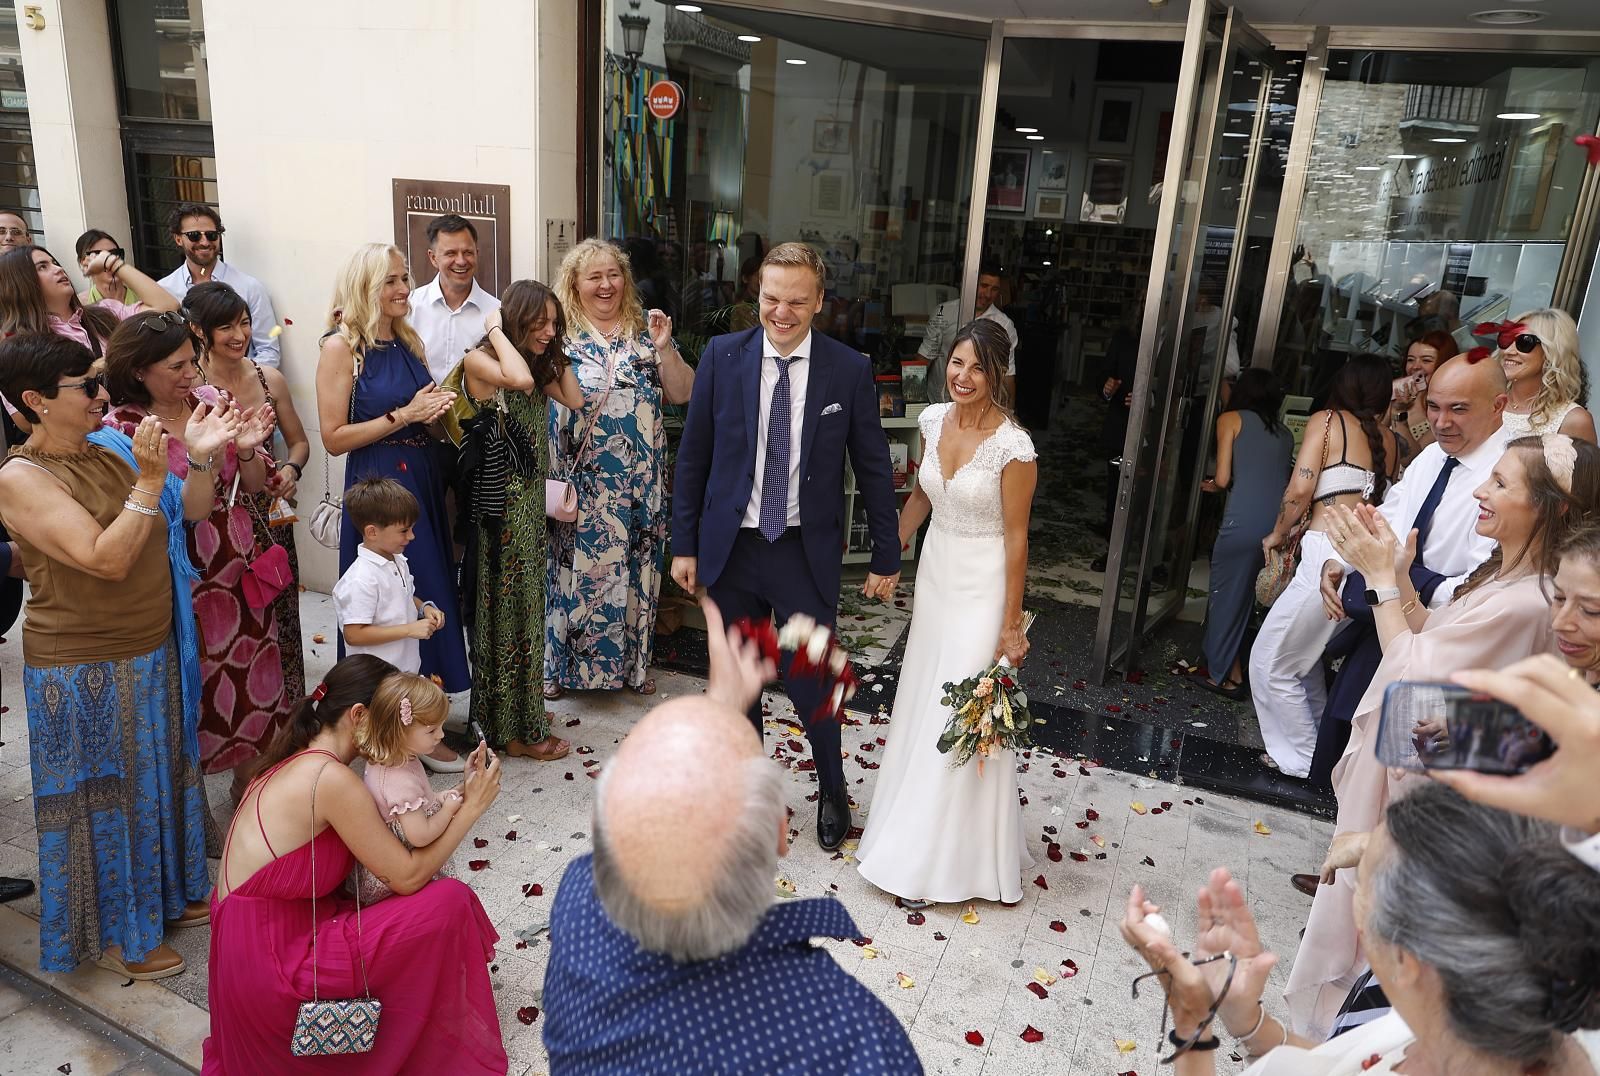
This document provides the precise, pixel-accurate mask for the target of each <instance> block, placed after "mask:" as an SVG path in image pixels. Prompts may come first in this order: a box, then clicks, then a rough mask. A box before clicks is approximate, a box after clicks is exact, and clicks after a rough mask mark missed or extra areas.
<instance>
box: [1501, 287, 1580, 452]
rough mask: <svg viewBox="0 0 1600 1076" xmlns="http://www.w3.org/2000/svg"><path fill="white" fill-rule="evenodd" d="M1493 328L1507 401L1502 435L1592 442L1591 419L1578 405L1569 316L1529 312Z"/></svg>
mask: <svg viewBox="0 0 1600 1076" xmlns="http://www.w3.org/2000/svg"><path fill="white" fill-rule="evenodd" d="M1480 328H1485V327H1484V326H1480ZM1495 328H1496V329H1497V331H1498V336H1499V341H1498V342H1499V344H1500V352H1499V355H1498V356H1497V358H1498V359H1499V360H1500V366H1501V368H1502V369H1503V370H1505V372H1506V386H1507V395H1508V396H1509V397H1510V398H1509V400H1508V401H1507V402H1506V410H1505V416H1504V418H1503V425H1504V427H1505V431H1506V433H1507V435H1508V436H1510V437H1523V436H1527V435H1530V434H1531V435H1533V436H1542V435H1544V434H1547V433H1564V434H1566V435H1567V436H1568V437H1577V438H1580V439H1582V440H1584V441H1588V442H1589V443H1591V444H1593V443H1594V441H1595V428H1594V416H1592V415H1590V414H1589V411H1588V409H1587V408H1585V407H1584V406H1583V402H1584V396H1585V392H1584V383H1583V361H1582V359H1580V358H1579V356H1578V326H1577V324H1576V323H1575V322H1574V321H1573V320H1572V315H1571V314H1568V313H1567V312H1566V311H1565V310H1553V309H1547V310H1530V311H1529V312H1528V313H1526V314H1523V315H1521V316H1519V317H1516V318H1513V319H1512V320H1511V321H1508V322H1504V323H1502V324H1500V325H1498V326H1496V327H1495Z"/></svg>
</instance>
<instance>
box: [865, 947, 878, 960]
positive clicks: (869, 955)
mask: <svg viewBox="0 0 1600 1076" xmlns="http://www.w3.org/2000/svg"><path fill="white" fill-rule="evenodd" d="M861 959H862V960H876V959H878V950H877V948H876V947H875V946H871V945H863V946H862V947H861Z"/></svg>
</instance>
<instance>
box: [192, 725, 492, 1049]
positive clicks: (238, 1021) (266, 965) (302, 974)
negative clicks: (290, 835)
mask: <svg viewBox="0 0 1600 1076" xmlns="http://www.w3.org/2000/svg"><path fill="white" fill-rule="evenodd" d="M320 753H321V754H326V755H328V757H329V758H330V759H333V760H334V761H333V762H332V763H330V765H342V763H340V762H338V760H337V759H336V758H335V756H333V755H332V754H331V753H329V752H325V751H324V752H320ZM291 757H293V758H298V757H299V756H297V755H296V756H291ZM285 761H287V760H285ZM282 765H283V763H280V764H279V766H282ZM277 769H278V767H274V768H273V769H272V770H269V771H268V772H267V774H266V775H265V776H264V777H262V778H261V779H260V780H261V781H265V780H268V779H270V778H271V776H272V774H273V773H275V772H276V771H277ZM259 803H260V800H259V797H258V798H257V809H256V825H257V826H258V827H260V825H261V814H260V806H259ZM265 836H266V831H265V829H263V830H262V837H263V838H265ZM268 849H269V850H271V845H270V844H269V845H268ZM313 851H314V853H315V856H316V867H317V883H316V887H317V912H316V918H317V924H316V926H317V928H318V929H317V957H316V968H317V987H318V992H319V994H320V996H321V997H322V998H323V999H324V1000H327V999H342V998H353V997H360V996H362V995H364V994H365V993H367V989H368V988H370V991H371V995H372V996H373V997H375V998H377V999H378V1000H379V1001H380V1002H382V1003H383V1015H382V1017H381V1018H380V1020H379V1023H378V1034H377V1041H376V1043H375V1045H374V1048H373V1050H372V1051H371V1052H370V1053H365V1054H348V1055H344V1056H341V1057H327V1058H297V1057H295V1056H293V1055H292V1054H291V1053H290V1052H289V1036H290V1032H291V1031H292V1030H293V1028H294V1022H295V1013H296V1012H297V1011H298V1009H299V1007H300V1003H301V1002H302V1001H310V1000H311V935H312V929H313V923H312V915H311V862H312V855H313ZM273 854H274V855H275V856H277V858H276V859H274V860H272V861H271V862H270V863H268V864H266V865H265V866H264V867H262V868H261V869H260V870H258V871H256V873H254V874H252V875H251V876H250V877H249V878H248V879H246V880H245V881H244V882H243V883H242V884H241V885H240V886H239V887H238V888H237V889H234V890H233V891H232V892H230V893H229V894H228V895H227V896H226V897H223V898H222V899H221V900H218V899H216V897H215V896H213V897H212V901H211V964H210V976H211V978H210V983H209V987H208V996H209V1000H210V1003H211V1037H210V1038H208V1039H206V1041H205V1046H204V1061H203V1063H202V1066H201V1070H200V1071H201V1072H202V1073H203V1074H205V1076H278V1074H281V1076H300V1074H304V1073H306V1072H323V1071H326V1072H337V1073H339V1074H340V1076H379V1074H385V1076H387V1074H390V1073H413V1074H416V1076H434V1074H436V1073H445V1072H448V1073H451V1074H452V1076H457V1074H461V1076H467V1074H478V1073H504V1072H505V1071H506V1069H507V1066H508V1062H507V1059H506V1051H505V1047H504V1046H503V1045H502V1043H501V1040H500V1020H499V1017H498V1016H497V1015H496V1013H495V1005H494V991H493V989H492V988H491V987H490V985H489V961H490V960H491V959H492V958H493V957H494V943H495V942H496V941H498V940H499V938H498V935H496V934H495V931H494V928H493V927H492V926H491V925H490V924H489V917H488V916H487V915H485V914H484V911H483V906H482V905H481V904H479V903H478V898H477V896H476V894H474V893H473V892H472V890H470V889H468V888H467V886H466V885H465V884H464V883H462V882H460V881H457V880H455V879H453V878H447V879H444V880H442V881H435V882H429V883H428V884H427V885H425V886H423V887H422V889H420V890H419V891H417V892H416V893H413V894H411V895H410V896H397V897H395V898H394V899H393V900H387V901H384V902H383V903H382V904H380V905H378V906H376V907H373V908H365V907H364V908H363V909H362V911H361V929H360V933H359V935H358V933H357V930H356V915H355V905H354V904H353V903H352V902H351V901H347V900H341V899H336V898H334V897H333V891H334V890H335V889H337V888H338V887H339V886H340V885H341V884H342V883H343V882H344V879H345V877H346V875H348V874H349V873H350V867H351V865H352V864H353V862H354V861H355V857H354V856H352V855H351V854H350V850H349V849H348V848H346V847H345V844H344V842H343V841H342V840H340V839H339V834H338V833H337V832H336V831H335V830H334V829H333V827H332V826H329V827H327V828H326V829H324V830H323V831H322V832H321V833H318V834H317V835H316V836H315V837H313V838H312V839H311V840H309V841H307V842H306V843H305V844H302V845H301V846H300V847H298V848H296V849H294V850H292V851H289V852H285V853H283V854H282V855H279V854H278V853H277V852H276V851H274V852H273ZM223 864H224V865H226V864H227V852H226V851H224V853H223ZM358 954H359V956H358ZM360 956H364V957H365V963H366V982H367V984H368V987H367V988H364V987H363V985H362V971H361V967H362V961H361V959H360Z"/></svg>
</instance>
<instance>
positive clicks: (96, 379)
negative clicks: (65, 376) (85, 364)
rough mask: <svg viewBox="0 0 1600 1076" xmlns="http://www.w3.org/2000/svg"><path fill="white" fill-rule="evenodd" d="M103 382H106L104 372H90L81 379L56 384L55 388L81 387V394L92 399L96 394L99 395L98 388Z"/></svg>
mask: <svg viewBox="0 0 1600 1076" xmlns="http://www.w3.org/2000/svg"><path fill="white" fill-rule="evenodd" d="M105 383H106V375H105V374H90V375H89V376H88V377H86V378H84V379H83V380H82V381H67V382H63V383H62V384H60V385H57V386H56V388H57V389H58V390H59V389H82V390H83V394H84V395H85V396H87V397H89V399H91V400H92V399H94V398H95V397H96V396H98V395H100V389H101V388H102V387H104V385H105Z"/></svg>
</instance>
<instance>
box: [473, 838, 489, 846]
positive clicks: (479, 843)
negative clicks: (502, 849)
mask: <svg viewBox="0 0 1600 1076" xmlns="http://www.w3.org/2000/svg"><path fill="white" fill-rule="evenodd" d="M472 847H474V848H487V847H489V842H488V841H486V840H484V839H483V838H482V837H474V838H472Z"/></svg>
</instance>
